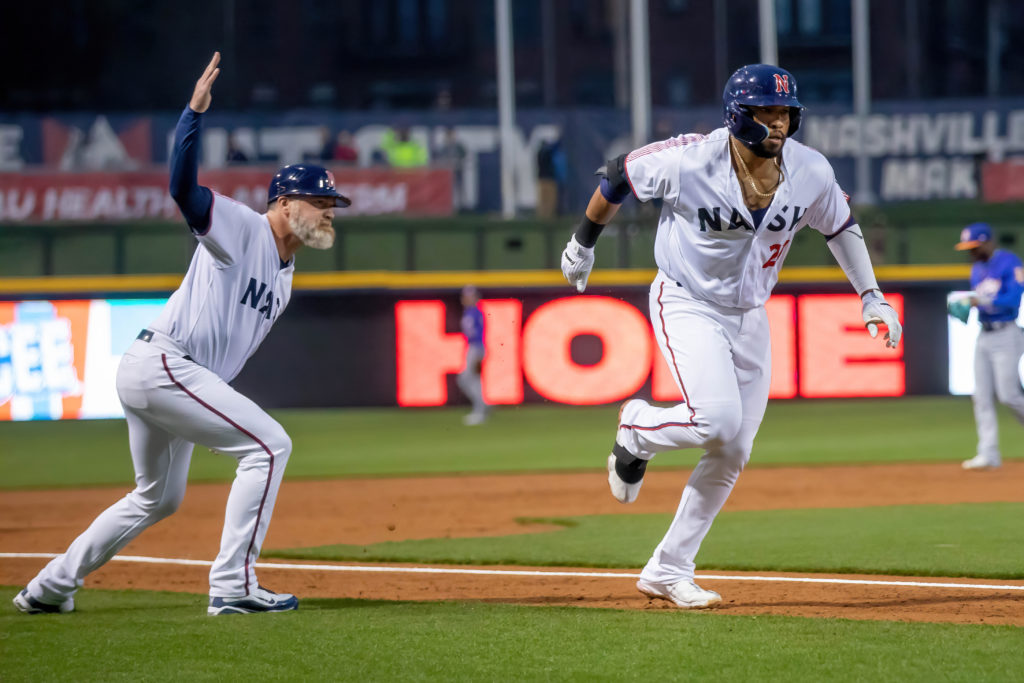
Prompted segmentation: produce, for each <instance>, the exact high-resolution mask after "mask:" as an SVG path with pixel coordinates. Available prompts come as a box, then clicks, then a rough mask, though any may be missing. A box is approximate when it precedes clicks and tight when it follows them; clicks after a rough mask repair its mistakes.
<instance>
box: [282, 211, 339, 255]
mask: <svg viewBox="0 0 1024 683" xmlns="http://www.w3.org/2000/svg"><path fill="white" fill-rule="evenodd" d="M319 224H320V220H319V219H318V218H317V219H309V218H306V219H304V218H302V217H300V216H291V217H290V218H289V219H288V227H289V228H291V231H292V234H293V235H295V236H296V237H298V238H299V239H300V240H301V241H302V243H303V244H305V245H306V246H307V247H311V248H313V249H330V248H331V247H333V246H334V230H333V229H332V228H320V227H318V226H319Z"/></svg>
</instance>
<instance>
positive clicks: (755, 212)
mask: <svg viewBox="0 0 1024 683" xmlns="http://www.w3.org/2000/svg"><path fill="white" fill-rule="evenodd" d="M766 213H768V207H767V206H766V207H764V208H763V209H751V210H750V217H751V218H753V219H754V230H757V229H758V228H760V227H761V221H763V220H764V215H765V214H766Z"/></svg>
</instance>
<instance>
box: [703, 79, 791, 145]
mask: <svg viewBox="0 0 1024 683" xmlns="http://www.w3.org/2000/svg"><path fill="white" fill-rule="evenodd" d="M796 95H797V89H796V79H795V78H793V74H791V73H789V72H788V71H786V70H785V69H781V68H779V67H777V66H772V65H771V64H751V65H749V66H744V67H740V68H739V69H737V70H736V73H734V74H733V75H732V76H731V77H730V78H729V81H728V82H727V83H726V84H725V90H724V91H723V92H722V106H723V108H724V109H725V126H726V128H728V129H729V132H730V133H732V134H733V136H734V137H735V138H736V139H737V140H739V141H740V142H743V143H744V144H746V145H756V144H759V143H760V142H762V141H764V139H765V138H767V137H768V127H767V126H765V125H764V124H763V123H760V122H758V121H755V120H754V115H753V113H752V112H751V111H750V109H749V107H777V106H783V107H789V132H788V133H787V136H790V137H791V136H792V135H793V134H794V133H796V131H797V129H798V128H800V114H801V113H802V112H803V109H804V107H803V105H802V104H800V100H798V99H797V97H796Z"/></svg>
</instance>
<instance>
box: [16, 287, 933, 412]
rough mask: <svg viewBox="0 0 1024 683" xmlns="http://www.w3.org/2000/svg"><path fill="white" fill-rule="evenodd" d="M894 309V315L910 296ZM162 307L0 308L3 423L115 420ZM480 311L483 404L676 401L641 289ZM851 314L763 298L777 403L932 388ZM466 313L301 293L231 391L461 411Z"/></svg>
mask: <svg viewBox="0 0 1024 683" xmlns="http://www.w3.org/2000/svg"><path fill="white" fill-rule="evenodd" d="M888 298H889V301H890V303H892V305H893V306H894V307H895V308H896V309H897V311H899V312H900V313H901V314H902V313H903V310H904V297H903V296H901V295H900V294H892V295H890V296H889V297H888ZM164 303H165V300H164V299H144V300H140V299H124V300H120V299H98V300H57V301H46V300H39V301H20V302H0V419H2V420H31V419H75V418H100V417H119V416H121V415H122V412H121V406H120V403H119V401H118V399H117V395H116V391H115V386H114V379H115V376H116V371H117V366H118V363H119V362H120V358H121V355H122V354H123V353H124V351H125V350H126V349H127V348H128V346H129V345H131V343H132V342H133V341H134V340H135V337H136V335H137V334H138V332H139V330H140V329H142V328H144V327H146V326H147V325H148V324H149V323H150V322H151V321H152V320H153V319H154V318H156V317H157V314H158V313H159V310H160V308H161V307H162V306H163V305H164ZM481 308H482V311H483V313H484V316H485V343H486V345H487V349H488V351H487V356H486V358H485V360H484V364H483V388H484V394H485V398H486V399H487V400H488V401H489V402H491V403H492V404H495V405H518V404H522V403H543V402H548V403H559V404H572V405H599V404H606V403H616V402H619V401H622V400H624V399H626V398H629V397H631V396H642V397H645V398H648V399H651V400H654V401H658V402H678V401H680V400H682V397H681V392H680V391H679V387H678V385H677V383H676V380H675V379H674V378H673V372H672V370H671V369H670V368H669V366H668V365H667V364H666V362H665V360H664V358H663V357H662V354H661V352H660V351H659V349H658V347H657V344H656V342H655V339H654V335H653V331H652V328H651V325H650V322H649V320H648V317H647V316H648V313H647V292H646V291H645V290H644V289H641V288H617V289H604V290H601V291H600V292H599V293H595V294H592V295H586V296H565V295H564V293H563V292H562V291H561V290H558V291H557V292H556V291H554V290H551V291H546V290H535V291H523V290H519V291H518V292H517V291H514V290H509V291H500V292H495V293H493V294H488V296H487V297H486V298H485V299H484V300H483V301H482V302H481ZM860 309H861V307H860V302H859V301H858V300H857V297H856V295H853V294H834V293H820V292H798V293H782V294H777V295H775V296H773V297H772V298H771V300H770V301H769V303H768V306H767V310H768V314H769V317H770V319H771V326H772V338H771V345H772V366H773V370H772V383H771V397H772V398H776V399H785V398H798V397H805V398H823V397H861V396H863V397H869V396H901V395H904V394H905V393H907V392H908V386H910V385H911V384H912V383H911V382H909V381H908V378H910V377H911V376H912V375H914V374H916V375H927V376H933V375H935V374H936V373H935V371H934V368H932V367H920V364H919V365H918V366H913V367H912V366H911V364H910V360H911V359H914V358H920V357H921V356H922V355H923V354H915V352H914V349H912V348H910V349H907V350H906V351H905V350H904V346H903V345H902V344H901V345H900V347H898V348H897V349H888V348H886V347H885V346H884V345H883V344H882V343H881V342H880V341H879V340H877V339H871V338H870V337H869V336H868V333H867V331H865V329H864V326H863V323H862V321H861V312H860ZM941 313H944V311H942V312H941ZM460 314H461V308H460V306H459V304H458V300H457V295H455V294H452V293H450V292H445V293H440V292H439V293H437V294H433V295H432V294H430V293H424V294H419V293H418V294H416V295H415V296H414V297H411V296H409V295H403V293H401V292H393V293H382V292H377V293H374V292H364V293H350V292H346V293H331V292H297V293H296V296H295V297H293V299H292V302H291V304H290V305H289V308H288V310H287V311H285V314H284V316H283V319H282V321H281V323H280V324H279V325H278V326H277V327H276V328H275V329H274V330H273V332H272V333H271V334H270V335H269V337H268V338H267V339H266V340H265V342H264V343H263V346H262V347H261V348H260V349H259V350H258V351H257V352H256V354H255V355H254V356H253V357H252V358H251V359H250V361H249V363H248V364H247V365H246V367H245V369H244V370H243V371H242V374H241V375H239V377H238V378H237V379H236V380H235V381H234V382H233V385H234V386H235V387H236V388H237V389H238V390H239V391H241V392H242V393H245V394H246V395H247V396H249V397H251V398H252V399H253V400H254V401H256V402H257V403H258V404H259V405H261V406H263V407H264V408H268V409H272V408H301V407H341V406H396V405H397V406H409V407H429V406H443V405H451V404H458V403H462V402H464V401H465V399H464V397H463V396H462V395H461V393H460V392H459V391H458V389H457V388H456V383H455V376H456V374H457V373H459V372H460V371H461V370H462V369H463V365H464V363H465V343H466V342H465V340H464V338H463V336H462V334H461V333H460V331H459V316H460ZM299 350H301V352H300V351H299ZM942 379H943V380H944V379H945V378H944V377H943V378H942ZM940 390H941V389H940Z"/></svg>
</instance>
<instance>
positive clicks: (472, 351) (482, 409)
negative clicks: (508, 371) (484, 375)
mask: <svg viewBox="0 0 1024 683" xmlns="http://www.w3.org/2000/svg"><path fill="white" fill-rule="evenodd" d="M483 360H484V349H483V347H482V346H478V345H476V344H470V345H469V347H468V348H467V349H466V367H465V368H464V369H463V371H462V372H460V373H459V374H458V375H457V376H456V383H457V384H458V385H459V388H460V389H461V390H462V393H464V394H465V395H466V398H468V399H469V400H470V402H471V403H472V404H473V411H472V412H471V413H469V414H468V415H466V417H465V418H464V420H463V421H464V422H465V423H466V424H467V425H478V424H480V423H482V422H483V421H484V420H486V419H487V403H486V402H485V401H484V388H483V382H482V381H481V377H480V367H481V364H482V363H483Z"/></svg>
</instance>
